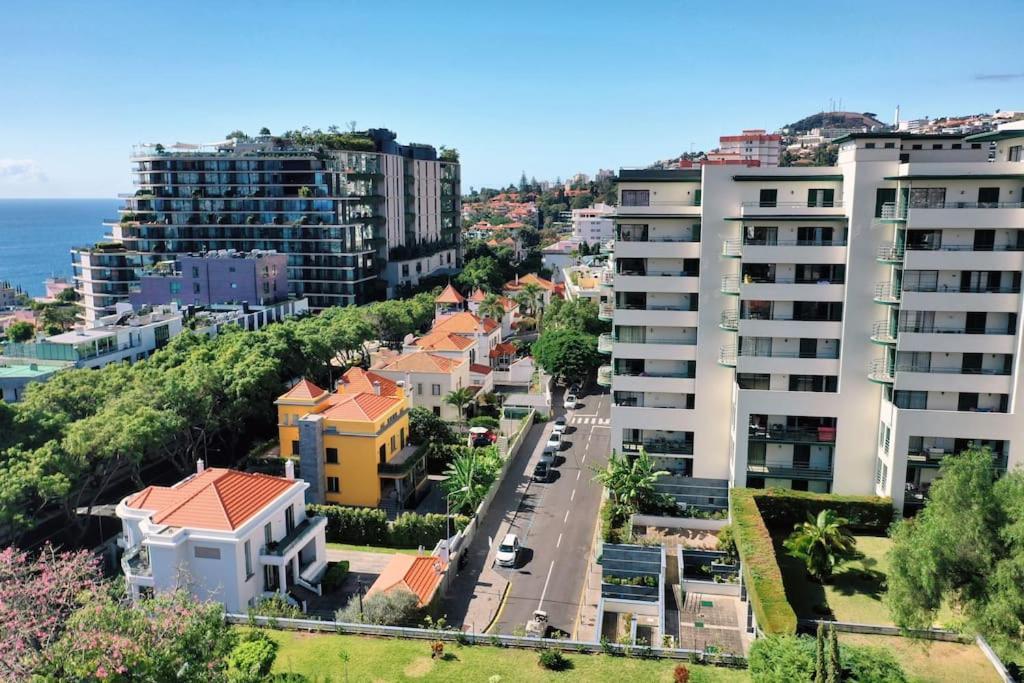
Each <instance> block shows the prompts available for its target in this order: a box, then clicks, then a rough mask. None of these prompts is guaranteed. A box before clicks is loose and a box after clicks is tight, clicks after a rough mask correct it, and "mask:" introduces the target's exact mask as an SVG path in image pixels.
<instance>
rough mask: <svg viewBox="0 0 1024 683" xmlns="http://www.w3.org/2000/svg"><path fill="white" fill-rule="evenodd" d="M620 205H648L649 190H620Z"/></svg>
mask: <svg viewBox="0 0 1024 683" xmlns="http://www.w3.org/2000/svg"><path fill="white" fill-rule="evenodd" d="M622 205H623V206H650V205H651V191H650V190H623V191H622Z"/></svg>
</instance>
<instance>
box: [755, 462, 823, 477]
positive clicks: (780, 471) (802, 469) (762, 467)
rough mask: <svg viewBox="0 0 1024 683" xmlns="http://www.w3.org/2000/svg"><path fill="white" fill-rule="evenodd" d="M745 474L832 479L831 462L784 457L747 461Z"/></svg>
mask: <svg viewBox="0 0 1024 683" xmlns="http://www.w3.org/2000/svg"><path fill="white" fill-rule="evenodd" d="M747 474H756V475H759V476H764V477H773V478H779V479H824V480H830V479H832V464H831V463H828V464H812V463H810V462H803V463H801V462H794V461H792V460H786V459H784V458H767V459H764V460H755V461H751V462H748V463H747Z"/></svg>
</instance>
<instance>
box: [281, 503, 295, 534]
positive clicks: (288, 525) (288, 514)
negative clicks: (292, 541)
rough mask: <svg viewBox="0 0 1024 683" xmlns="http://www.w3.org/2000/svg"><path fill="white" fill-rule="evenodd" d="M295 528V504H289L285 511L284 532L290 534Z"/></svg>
mask: <svg viewBox="0 0 1024 683" xmlns="http://www.w3.org/2000/svg"><path fill="white" fill-rule="evenodd" d="M294 529H295V506H294V505H289V506H288V509H287V510H285V511H284V533H285V534H290V533H291V532H292V531H293V530H294Z"/></svg>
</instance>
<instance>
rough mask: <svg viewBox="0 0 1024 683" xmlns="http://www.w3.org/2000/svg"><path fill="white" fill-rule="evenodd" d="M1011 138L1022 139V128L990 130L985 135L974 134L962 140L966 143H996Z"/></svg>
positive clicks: (1023, 133) (1023, 132)
mask: <svg viewBox="0 0 1024 683" xmlns="http://www.w3.org/2000/svg"><path fill="white" fill-rule="evenodd" d="M1011 138H1024V128H1011V129H1010V130H990V131H989V132H987V133H975V134H974V135H968V136H967V137H965V138H964V140H966V141H967V142H996V141H999V140H1009V139H1011Z"/></svg>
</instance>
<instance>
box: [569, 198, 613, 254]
mask: <svg viewBox="0 0 1024 683" xmlns="http://www.w3.org/2000/svg"><path fill="white" fill-rule="evenodd" d="M614 212H615V207H613V206H609V205H607V204H602V203H597V204H594V205H593V206H591V207H588V208H586V209H573V210H572V236H573V238H574V239H576V240H577V241H579V242H586V243H587V244H588V245H589V244H600V243H604V242H607V241H608V240H610V239H611V238H612V234H613V232H614V223H613V222H612V219H611V216H612V214H613V213H614Z"/></svg>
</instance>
